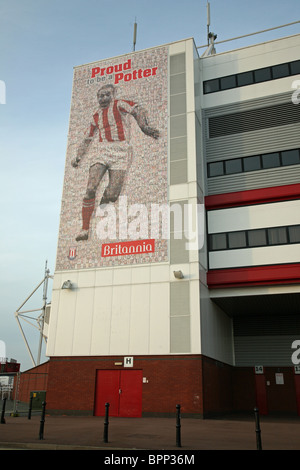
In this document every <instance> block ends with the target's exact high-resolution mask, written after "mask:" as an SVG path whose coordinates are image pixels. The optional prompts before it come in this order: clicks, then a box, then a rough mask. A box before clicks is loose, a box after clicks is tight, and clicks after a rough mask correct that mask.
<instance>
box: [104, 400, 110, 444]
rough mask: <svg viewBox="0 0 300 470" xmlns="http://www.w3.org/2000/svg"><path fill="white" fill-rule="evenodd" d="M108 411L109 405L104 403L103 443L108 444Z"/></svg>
mask: <svg viewBox="0 0 300 470" xmlns="http://www.w3.org/2000/svg"><path fill="white" fill-rule="evenodd" d="M108 410H109V403H105V419H104V432H103V442H108Z"/></svg>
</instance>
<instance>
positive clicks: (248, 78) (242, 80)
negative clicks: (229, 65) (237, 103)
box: [237, 71, 254, 86]
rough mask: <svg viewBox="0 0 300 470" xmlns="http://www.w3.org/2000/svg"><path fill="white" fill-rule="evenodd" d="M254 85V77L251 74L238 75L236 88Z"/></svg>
mask: <svg viewBox="0 0 300 470" xmlns="http://www.w3.org/2000/svg"><path fill="white" fill-rule="evenodd" d="M252 83H254V76H253V72H252V71H251V72H244V73H239V74H238V75H237V85H238V86H246V85H252Z"/></svg>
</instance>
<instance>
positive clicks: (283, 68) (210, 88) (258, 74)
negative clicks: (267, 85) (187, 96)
mask: <svg viewBox="0 0 300 470" xmlns="http://www.w3.org/2000/svg"><path fill="white" fill-rule="evenodd" d="M298 73H300V60H295V61H294V62H288V63H285V64H278V65H273V66H272V67H264V68H262V69H257V70H249V71H248V72H242V73H238V74H236V75H229V76H226V77H219V78H216V79H213V80H207V81H205V82H204V87H203V88H204V93H215V92H217V91H222V90H228V89H229V88H235V87H241V86H247V85H252V84H254V83H260V82H265V81H269V80H276V79H279V78H284V77H288V76H290V75H297V74H298Z"/></svg>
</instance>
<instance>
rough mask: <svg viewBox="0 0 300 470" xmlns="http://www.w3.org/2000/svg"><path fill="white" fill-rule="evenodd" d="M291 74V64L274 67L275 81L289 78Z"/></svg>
mask: <svg viewBox="0 0 300 470" xmlns="http://www.w3.org/2000/svg"><path fill="white" fill-rule="evenodd" d="M289 74H290V71H289V64H280V65H274V66H273V67H272V75H273V78H274V79H275V78H283V77H288V76H289Z"/></svg>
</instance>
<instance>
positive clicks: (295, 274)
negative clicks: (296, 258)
mask: <svg viewBox="0 0 300 470" xmlns="http://www.w3.org/2000/svg"><path fill="white" fill-rule="evenodd" d="M297 283H300V263H294V264H276V265H272V266H254V267H247V268H228V269H213V270H210V271H208V273H207V285H208V287H209V288H211V289H216V288H223V287H247V286H260V285H273V284H297Z"/></svg>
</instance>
